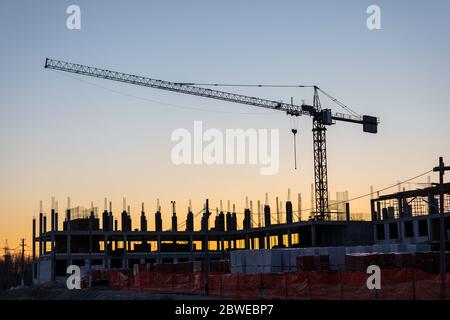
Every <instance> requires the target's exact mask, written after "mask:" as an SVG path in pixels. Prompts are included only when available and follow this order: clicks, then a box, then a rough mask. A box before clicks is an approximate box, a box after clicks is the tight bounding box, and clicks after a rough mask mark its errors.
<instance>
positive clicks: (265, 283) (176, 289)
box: [107, 268, 450, 300]
mask: <svg viewBox="0 0 450 320" xmlns="http://www.w3.org/2000/svg"><path fill="white" fill-rule="evenodd" d="M107 274H108V280H109V286H110V287H111V288H112V289H115V290H128V289H132V290H136V291H145V292H173V293H187V294H205V293H206V291H205V290H206V286H205V277H206V274H205V273H204V272H196V273H187V274H175V273H158V272H145V271H144V272H139V273H138V274H136V275H135V276H134V277H132V276H127V275H126V274H125V273H124V272H121V271H117V270H110V271H109V272H108V273H107ZM369 277H370V274H367V273H365V272H359V271H354V272H318V271H307V272H284V273H268V274H238V273H217V272H214V273H209V274H208V294H210V295H215V296H221V297H224V298H230V299H267V300H275V299H276V300H280V299H282V300H285V299H288V300H413V299H418V300H426V299H442V298H447V299H448V298H450V273H447V274H446V275H445V279H444V280H445V281H444V285H441V277H440V275H439V274H435V273H428V272H424V271H421V270H418V269H413V268H395V269H383V270H382V271H381V289H379V290H369V289H368V287H367V280H368V278H369Z"/></svg>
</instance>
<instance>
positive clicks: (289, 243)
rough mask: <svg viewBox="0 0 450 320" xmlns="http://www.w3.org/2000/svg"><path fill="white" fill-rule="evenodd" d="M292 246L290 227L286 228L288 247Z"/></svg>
mask: <svg viewBox="0 0 450 320" xmlns="http://www.w3.org/2000/svg"><path fill="white" fill-rule="evenodd" d="M290 247H292V234H291V229H288V248H290Z"/></svg>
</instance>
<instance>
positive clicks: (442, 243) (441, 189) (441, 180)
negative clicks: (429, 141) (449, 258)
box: [433, 157, 450, 298]
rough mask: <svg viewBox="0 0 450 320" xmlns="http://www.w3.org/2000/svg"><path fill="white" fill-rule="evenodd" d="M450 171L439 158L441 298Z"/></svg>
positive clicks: (444, 267) (443, 292) (443, 282)
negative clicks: (447, 174)
mask: <svg viewBox="0 0 450 320" xmlns="http://www.w3.org/2000/svg"><path fill="white" fill-rule="evenodd" d="M447 170H450V166H447V167H446V166H445V165H444V159H443V158H442V157H439V166H438V167H434V168H433V171H434V172H439V227H440V228H439V230H440V232H439V233H440V255H439V256H440V274H441V297H442V298H443V297H444V294H445V288H444V285H445V271H446V265H445V262H446V261H445V258H446V257H445V220H444V212H445V210H444V173H445V171H447Z"/></svg>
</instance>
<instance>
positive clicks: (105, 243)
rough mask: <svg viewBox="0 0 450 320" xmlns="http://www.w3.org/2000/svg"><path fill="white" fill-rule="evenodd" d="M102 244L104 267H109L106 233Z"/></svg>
mask: <svg viewBox="0 0 450 320" xmlns="http://www.w3.org/2000/svg"><path fill="white" fill-rule="evenodd" d="M103 243H104V246H105V263H104V265H105V268H106V269H109V259H108V255H109V250H108V235H107V234H105V240H104V242H103Z"/></svg>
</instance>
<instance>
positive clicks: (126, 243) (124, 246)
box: [123, 234, 128, 268]
mask: <svg viewBox="0 0 450 320" xmlns="http://www.w3.org/2000/svg"><path fill="white" fill-rule="evenodd" d="M127 247H128V239H127V235H126V234H124V236H123V265H124V268H128V250H127V249H128V248H127Z"/></svg>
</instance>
